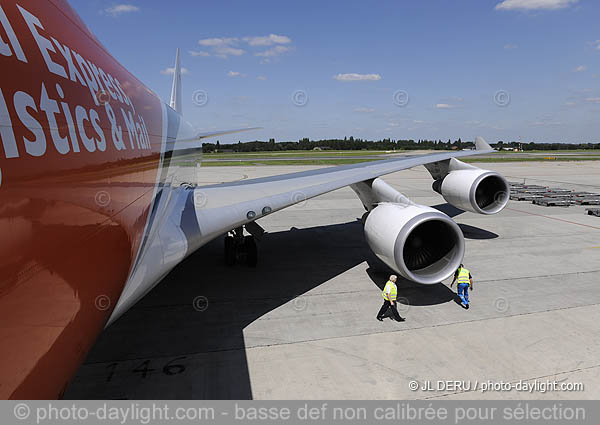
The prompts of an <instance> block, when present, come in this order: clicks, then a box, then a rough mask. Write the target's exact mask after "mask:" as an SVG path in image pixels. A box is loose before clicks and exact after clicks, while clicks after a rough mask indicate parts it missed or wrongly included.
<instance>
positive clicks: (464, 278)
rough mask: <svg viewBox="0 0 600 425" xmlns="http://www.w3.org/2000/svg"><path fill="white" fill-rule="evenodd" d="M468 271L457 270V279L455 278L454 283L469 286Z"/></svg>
mask: <svg viewBox="0 0 600 425" xmlns="http://www.w3.org/2000/svg"><path fill="white" fill-rule="evenodd" d="M469 274H470V272H469V270H467V269H459V270H458V277H457V278H456V282H457V283H458V284H459V285H460V284H461V283H466V284H467V285H470V283H471V280H470V278H469Z"/></svg>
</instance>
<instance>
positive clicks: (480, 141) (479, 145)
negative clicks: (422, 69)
mask: <svg viewBox="0 0 600 425" xmlns="http://www.w3.org/2000/svg"><path fill="white" fill-rule="evenodd" d="M475 150H477V151H490V150H494V148H492V147H491V146H490V145H489V144H488V142H486V141H485V140H484V138H483V137H481V136H477V138H476V139H475Z"/></svg>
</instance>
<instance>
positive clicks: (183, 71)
mask: <svg viewBox="0 0 600 425" xmlns="http://www.w3.org/2000/svg"><path fill="white" fill-rule="evenodd" d="M160 73H161V74H164V75H173V74H174V73H175V67H168V68H165V69H163V70H161V71H160ZM189 73H190V71H189V70H188V69H187V68H181V75H185V74H189Z"/></svg>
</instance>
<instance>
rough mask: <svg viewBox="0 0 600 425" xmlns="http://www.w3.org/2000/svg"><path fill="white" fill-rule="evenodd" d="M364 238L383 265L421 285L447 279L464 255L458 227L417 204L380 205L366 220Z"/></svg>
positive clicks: (447, 218) (442, 216) (446, 218)
mask: <svg viewBox="0 0 600 425" xmlns="http://www.w3.org/2000/svg"><path fill="white" fill-rule="evenodd" d="M365 238H366V240H367V243H368V244H369V247H370V248H371V250H372V251H373V252H374V253H375V255H377V257H379V259H381V260H382V261H383V262H384V263H385V264H387V265H388V266H389V267H391V268H392V269H394V270H395V271H396V272H398V273H399V274H400V275H402V276H404V277H405V278H407V279H409V280H412V281H414V282H417V283H423V284H434V283H438V282H441V281H442V280H444V279H446V278H448V277H450V276H451V275H452V274H453V273H454V272H455V271H456V269H457V268H458V266H459V265H460V263H461V261H462V259H463V256H464V253H465V242H464V238H463V234H462V232H461V230H460V228H459V227H458V225H457V224H456V223H455V222H454V221H453V220H452V219H451V218H450V217H448V216H447V215H446V214H443V213H441V212H440V211H438V210H435V209H433V208H430V207H425V206H422V205H417V204H410V205H407V206H404V205H399V204H393V203H381V204H379V205H378V206H377V207H375V208H374V209H373V210H372V211H371V212H370V213H369V215H368V216H367V218H366V221H365Z"/></svg>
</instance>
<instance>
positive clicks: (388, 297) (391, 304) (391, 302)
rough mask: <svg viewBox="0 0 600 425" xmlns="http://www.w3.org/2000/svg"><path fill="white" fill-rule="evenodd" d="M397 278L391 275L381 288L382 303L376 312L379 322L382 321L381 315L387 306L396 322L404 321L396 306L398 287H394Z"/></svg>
mask: <svg viewBox="0 0 600 425" xmlns="http://www.w3.org/2000/svg"><path fill="white" fill-rule="evenodd" d="M397 279H398V278H397V277H396V276H395V275H391V276H390V280H388V281H387V283H386V284H385V287H384V288H383V292H382V293H381V296H382V297H383V305H382V306H381V308H380V309H379V313H377V320H379V321H380V322H382V321H383V315H384V314H385V313H386V312H387V311H388V308H391V309H392V315H393V316H394V319H396V321H397V322H404V320H405V319H404V318H403V317H400V314H398V309H397V308H396V296H397V295H398V288H397V287H396V280H397Z"/></svg>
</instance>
